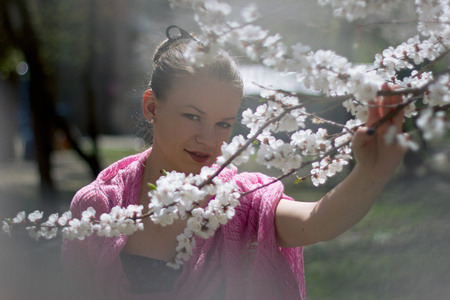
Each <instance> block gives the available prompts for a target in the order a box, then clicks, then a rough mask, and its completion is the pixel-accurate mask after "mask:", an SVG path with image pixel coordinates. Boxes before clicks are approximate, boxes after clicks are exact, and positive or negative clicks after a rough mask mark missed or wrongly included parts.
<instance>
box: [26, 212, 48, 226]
mask: <svg viewBox="0 0 450 300" xmlns="http://www.w3.org/2000/svg"><path fill="white" fill-rule="evenodd" d="M43 215H44V212H42V211H39V210H35V211H34V212H32V213H31V214H29V215H28V220H30V222H31V223H35V222H39V221H40V220H41V219H42V216H43Z"/></svg>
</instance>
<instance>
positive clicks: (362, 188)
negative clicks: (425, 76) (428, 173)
mask: <svg viewBox="0 0 450 300" xmlns="http://www.w3.org/2000/svg"><path fill="white" fill-rule="evenodd" d="M387 89H388V87H387V85H384V86H383V90H387ZM400 102H401V96H387V97H384V98H383V99H382V100H381V101H378V103H376V104H375V103H374V105H372V106H371V107H370V108H369V116H368V120H367V127H362V128H359V129H358V131H357V132H356V134H355V136H354V137H353V152H354V154H355V158H356V160H357V164H356V166H355V168H354V169H353V170H352V172H351V173H350V174H349V175H348V176H347V177H346V178H345V179H344V180H343V181H342V182H341V183H340V184H339V185H337V186H336V187H335V188H334V189H332V190H331V191H330V192H329V193H328V194H326V195H325V196H324V197H323V198H322V199H321V200H320V201H318V202H295V201H288V200H284V199H281V200H280V203H279V204H278V207H277V210H276V214H275V226H276V230H277V240H278V244H279V245H280V246H282V247H295V246H303V245H309V244H313V243H317V242H321V241H326V240H330V239H333V238H335V237H336V236H338V235H340V234H341V233H343V232H345V231H346V230H348V229H350V228H351V227H352V226H353V225H355V224H356V223H357V222H358V221H359V220H361V219H362V218H363V217H364V216H365V215H366V214H367V212H368V211H369V209H370V207H371V206H372V204H373V203H374V202H375V200H376V199H377V197H378V195H379V194H380V192H381V191H382V189H383V187H384V186H385V184H386V183H387V181H388V180H389V178H390V177H391V176H392V174H393V173H394V172H395V170H396V169H397V168H398V166H399V164H400V163H401V161H402V158H403V155H404V152H405V150H404V149H403V148H402V147H401V146H400V145H397V144H392V145H388V144H386V142H385V139H384V136H385V134H386V132H387V131H388V130H389V128H390V127H392V126H395V128H396V131H397V133H400V132H401V127H402V123H403V114H402V113H399V114H397V115H396V116H395V117H393V118H392V119H391V120H388V121H387V122H385V123H384V124H382V125H381V126H379V127H378V128H377V129H376V131H375V133H374V134H373V135H369V134H368V129H369V128H370V126H372V125H373V124H375V123H376V122H377V121H378V120H379V119H380V118H382V117H383V116H385V115H386V114H388V113H389V112H390V111H391V109H392V107H393V106H395V105H396V104H398V103H400Z"/></svg>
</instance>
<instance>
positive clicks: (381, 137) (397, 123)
mask: <svg viewBox="0 0 450 300" xmlns="http://www.w3.org/2000/svg"><path fill="white" fill-rule="evenodd" d="M381 89H382V90H383V91H389V90H390V88H389V87H388V85H387V84H384V85H383V86H382V88H381ZM380 98H381V99H380ZM401 102H402V96H401V95H395V96H383V97H379V98H378V99H377V101H372V102H371V103H370V106H369V115H368V118H367V122H366V126H365V127H361V128H359V129H358V130H357V132H356V134H355V136H354V137H353V152H354V154H355V158H356V160H357V167H358V168H359V169H360V171H362V172H364V174H365V175H368V176H370V177H371V178H372V179H373V180H376V181H377V180H383V179H384V180H387V179H389V177H391V175H392V174H393V173H394V172H395V171H396V169H397V168H398V166H399V165H400V163H401V161H402V159H403V156H404V154H405V149H404V147H402V146H401V145H399V144H398V143H396V142H395V141H394V142H393V143H391V144H388V143H387V142H386V135H387V134H388V131H389V135H390V134H393V132H392V131H390V130H395V134H401V133H402V124H403V118H404V113H403V110H401V111H400V112H399V113H397V114H396V115H395V116H393V117H392V118H390V119H388V120H386V121H385V122H384V123H382V124H381V125H380V126H378V127H377V128H375V131H374V130H373V126H374V124H376V123H377V122H378V121H379V120H380V119H381V118H383V117H384V116H386V115H387V114H389V113H390V112H391V111H393V110H394V109H395V107H396V106H397V105H398V104H400V103H401ZM391 127H393V128H391Z"/></svg>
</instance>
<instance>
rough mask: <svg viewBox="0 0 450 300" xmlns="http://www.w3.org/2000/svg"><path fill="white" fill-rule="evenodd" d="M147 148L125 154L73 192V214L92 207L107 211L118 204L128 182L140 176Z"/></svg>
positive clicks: (96, 209) (71, 208)
mask: <svg viewBox="0 0 450 300" xmlns="http://www.w3.org/2000/svg"><path fill="white" fill-rule="evenodd" d="M147 153H148V150H147V151H144V152H142V153H138V154H135V155H131V156H127V157H125V158H123V159H121V160H118V161H116V162H114V163H113V164H111V165H110V166H108V167H107V168H105V169H104V170H103V171H101V172H100V173H99V175H98V176H97V178H96V179H95V180H94V181H93V182H91V183H90V184H88V185H86V186H84V187H82V188H81V189H80V190H78V192H77V193H76V194H75V196H74V198H73V200H72V202H71V205H70V210H71V211H72V214H75V216H77V215H79V214H81V213H82V212H83V211H85V210H86V209H88V208H89V207H92V208H94V209H95V211H96V212H97V216H98V215H99V214H101V213H104V212H108V211H110V210H111V208H112V207H113V206H115V205H120V204H121V203H118V199H120V198H121V197H120V194H122V193H123V191H124V190H125V189H126V188H127V186H129V185H130V184H133V183H136V182H139V183H140V180H137V177H140V176H141V172H140V171H139V170H142V168H143V164H145V158H146V156H147Z"/></svg>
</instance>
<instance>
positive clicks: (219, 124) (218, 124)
mask: <svg viewBox="0 0 450 300" xmlns="http://www.w3.org/2000/svg"><path fill="white" fill-rule="evenodd" d="M217 126H219V127H222V128H224V129H228V128H231V126H232V125H231V124H229V123H227V122H219V123H217Z"/></svg>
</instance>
